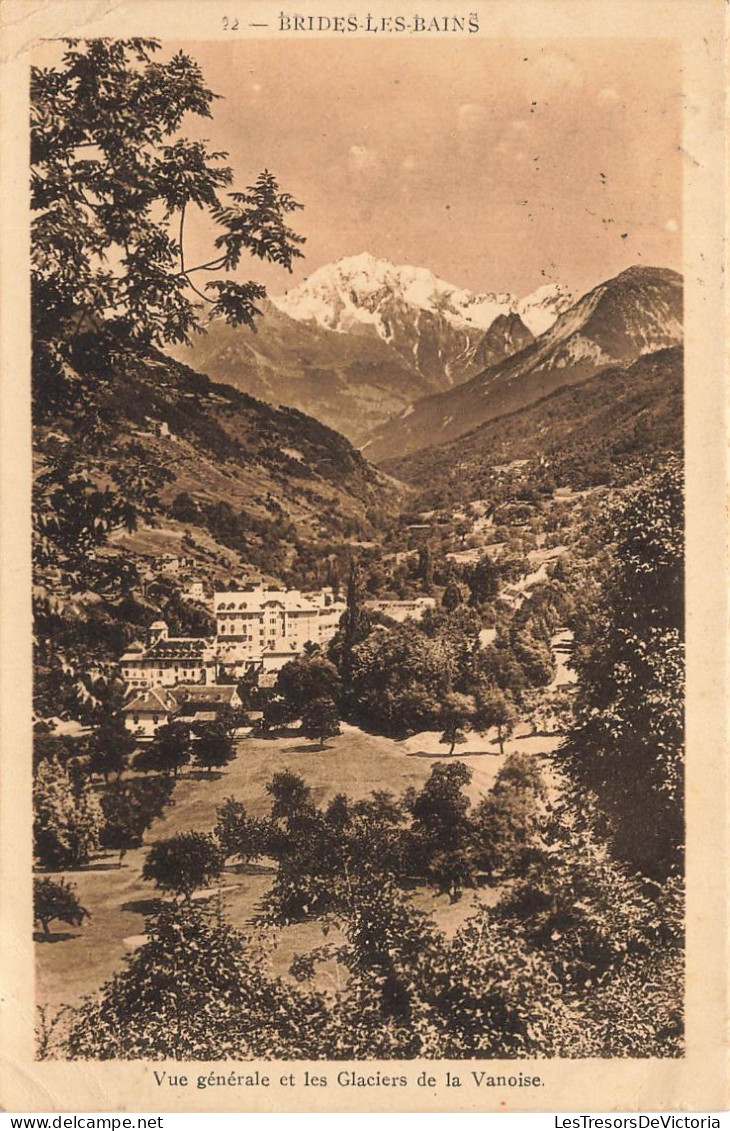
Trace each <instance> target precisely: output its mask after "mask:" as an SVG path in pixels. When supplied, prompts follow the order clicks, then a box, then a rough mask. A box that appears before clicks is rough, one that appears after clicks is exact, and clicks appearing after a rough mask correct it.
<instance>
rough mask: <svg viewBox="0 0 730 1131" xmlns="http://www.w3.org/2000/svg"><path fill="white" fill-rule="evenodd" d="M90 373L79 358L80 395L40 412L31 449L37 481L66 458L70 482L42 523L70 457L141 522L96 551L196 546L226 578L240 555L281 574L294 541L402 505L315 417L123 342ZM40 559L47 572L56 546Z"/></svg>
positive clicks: (316, 537)
mask: <svg viewBox="0 0 730 1131" xmlns="http://www.w3.org/2000/svg"><path fill="white" fill-rule="evenodd" d="M97 370H98V362H97V361H94V360H93V359H92V360H91V361H89V359H88V358H87V359H86V364H85V368H84V369H82V368H79V372H78V373H77V374H76V375H75V377H76V378H78V379H79V380H80V383H79V389H80V390H81V389H83V394H82V396H79V397H78V398H77V399H76V401H75V403H74V399H73V398H72V399H70V400H69V401H67V402H66V404H62V405H61V406H59V407H58V408H57V409H53V410H49V409H48V407H46V408H45V410H44V411H39V413H38V417H37V420H36V424H35V429H34V451H35V458H36V472H37V476H38V477H39V482H42V480H43V476H44V474H47V473H48V470H49V468H53V467H60V468H62V469H63V479H62V480H61V482H62V483H65V484H68V485H71V486H70V487H64V488H63V493H62V494H61V495H59V494H58V493H57V492H56V493H54V491H53V490H52V491H51V493H50V495H49V497H48V498H47V499H45V501H43V503H42V504H41V505H39V507H38V511H39V513H42V514H43V515H44V517H45V519H46V520H47V519H48V511H49V501H50V502H51V503H52V504H54V503H55V502H56V501H57V502H58V505H59V506H60V507H61V508H64V507H67V506H68V505H69V499H70V498H71V495H70V494H69V491H70V490H71V487H72V486H73V484H74V483H75V482H76V472H75V471H74V466H77V467H79V468H82V469H83V474H84V475H85V476H86V477H87V479H88V481H89V484H88V486H86V487H84V488H83V489H82V499H81V502H83V497H87V498H88V496H89V492H90V491H91V490H92V487H93V488H94V489H96V490H101V491H109V492H111V494H110V495H109V497H108V498H107V499H105V500H101V503H102V504H103V506H104V508H105V509H106V510H109V509H110V508H111V507H112V506H114V505H115V504H114V503H113V500H114V499H118V500H120V501H122V502H123V503H124V505H125V506H126V505H131V506H132V507H133V508H134V509H135V511H136V514H137V523H136V526H137V528H136V530H134V531H129V530H124V529H123V528H121V527H120V529H118V530H117V531H116V532H114V533H113V534H112V536H111V538H110V539H109V543H108V546H106V547H104V550H103V555H106V556H108V555H109V554H111V555H112V556H113V555H114V554H117V553H118V554H122V555H125V556H126V557H127V559H129V560H132V561H134V560H136V559H141V558H144V557H145V555H146V556H147V557H148V558H150V559H155V558H157V557H159V555H160V554H161V553H165V552H167V553H180V552H182V553H184V554H186V555H188V556H191V557H193V558H195V557H196V556H198V554H199V552H200V554H199V556H200V557H201V560H202V559H203V558H204V559H205V560H206V561H207V562H209V563H210V562H212V561H213V560H215V559H217V560H218V563H219V566H220V568H221V570H222V571H223V572H224V573H225V572H227V573H228V575H229V576H230V574H231V573H233V574H234V575H235V573H236V572H237V570H238V569H239V564H240V563H241V562H247V563H249V564H250V565H251V566H252V567H253V568H258V569H259V570H261V571H264V572H266V573H267V574H269V575H271V574H277V572H278V573H281V572H282V571H285V570H286V569H287V568H289V567H290V566H291V565H292V563H293V562H294V561H295V559H296V557H297V554H298V553H299V552H300V551H301V548H302V547H306V546H316V545H318V544H325V543H333V542H341V541H347V540H348V539H351V538H357V537H363V536H366V535H368V534H370V533H372V530H373V524H372V521H371V518H372V515H373V514H375V513H376V512H378V511H379V510H384V511H386V512H387V511H389V510H391V509H393V508H395V507H397V505H398V500H399V498H400V492H399V489H398V487H397V486H396V485H395V484H394V483H393V482H392V481H391V480H390V479H389V478H388V477H387V476H386V475H384V474H382V473H381V472H379V471H377V470H376V469H375V468H373V467H371V466H370V465H369V464H368V463H367V462H366V460H365V459H363V457H362V456H361V455H360V453H359V452H358V451H357V450H356V449H355V448H353V447H352V445H351V444H350V443H349V442H348V441H347V440H346V439H345V438H344V437H343V436H341V435H339V434H338V433H336V432H334V431H332V430H331V429H329V428H327V427H326V426H325V425H323V424H321V423H320V422H319V421H318V420H315V419H313V418H312V417H309V416H305V415H304V414H302V413H300V412H297V411H296V410H293V409H275V408H272V407H271V406H270V405H267V404H264V403H262V402H260V401H257V400H255V399H254V398H252V397H249V396H247V395H245V394H243V393H240V392H238V391H237V390H235V389H233V388H231V387H230V386H229V385H216V384H213V383H212V382H211V381H209V380H208V378H207V377H204V376H202V375H201V374H198V373H196V372H194V371H193V370H191V369H190V368H188V367H187V366H184V365H182V364H180V363H179V362H176V361H173V360H171V359H170V358H168V357H165V356H164V355H162V354H160V353H157V352H155V351H152V352H147V353H146V352H143V351H141V350H138V351H133V350H132V349H131V348H130V349H127V350H125V351H123V352H119V351H117V352H115V354H114V355H113V358H111V360H110V361H109V362H108V363H107V364H106V366H105V368H104V374H103V377H101V378H94V379H93V380H92V378H91V374H96V373H97ZM54 490H55V489H54ZM51 518H52V516H51ZM181 547H182V549H181ZM186 547H187V548H186ZM231 551H232V552H231ZM47 564H48V565H49V566H50V571H51V575H52V574H53V572H54V566H55V564H56V563H54V561H53V560H52V555H51V559H50V561H49V562H48V563H47ZM46 572H48V571H46Z"/></svg>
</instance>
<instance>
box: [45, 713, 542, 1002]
mask: <svg viewBox="0 0 730 1131" xmlns="http://www.w3.org/2000/svg"><path fill="white" fill-rule="evenodd" d="M555 744H556V739H555V738H545V737H541V736H536V737H529V738H528V737H524V736H520V733H519V730H518V732H517V735H516V736H515V737H514V738H513V739H511V740H509V741H508V742H507V743H506V744H505V750H506V753H511V752H512V751H521V752H523V753H532V754H535V755H538V754H542V753H547V752H548V751H549V750H550V749H552V748H553V747H554V746H555ZM237 749H238V757H237V758H236V760H235V761H234V762H233V763H231V765H230V766H229V767H228V768H227V769H226V770H225V771H224V772H223V773H215V774H212V775H210V776H209V775H208V774H205V773H202V772H200V771H195V770H193V771H190V772H188V773H184V774H181V775H180V779H179V780H178V783H177V785H176V787H175V793H174V805H173V806H171V807H170V808H169V809H168V810H167V811H166V812H165V814H164V816H163V817H162V818H161V819H159V820H157V821H156V822H155V823H154V824H153V825H152V827H151V828H150V830H149V832H148V834H147V837H146V845H147V846H148V845H149V844H151V843H153V842H154V841H158V840H162V839H164V838H166V837H170V836H174V835H175V834H176V833H180V832H186V831H189V830H191V829H194V830H200V831H207V830H209V829H211V828H212V827H213V825H214V824H215V812H216V808H217V807H218V806H219V805H221V804H222V803H223V801H224V800H225V799H226V798H227V797H231V796H234V797H236V798H237V800H239V801H242V802H243V803H244V804H245V805H246V807H247V809H248V810H249V812H250V813H252V814H254V815H257V816H263V815H265V814H266V813H267V812H268V809H269V805H268V797H267V795H266V792H265V786H266V783H267V782H268V781H269V780H270V778H271V776H272V775H273V774H274V773H276V772H277V771H279V770H284V769H287V770H291V771H293V772H294V773H297V774H300V775H301V776H302V777H303V778H304V779H305V781H306V782H307V783H308V784H309V785H310V786H311V787H312V792H313V796H314V799H315V801H316V802H317V803H318V804H322V803H323V802H326V801H327V800H329V799H330V798H331V797H333V796H334V795H335V794H336V793H347V794H349V795H350V796H351V797H354V798H359V797H365V796H367V795H368V794H369V793H370V792H371V791H372V790H375V789H387V790H390V791H391V792H393V793H395V794H400V793H402V792H403V790H405V789H406V788H407V787H408V786H411V785H412V786H415V787H417V788H418V787H420V786H421V785H422V784H423V783H424V782H425V781H426V779H427V778H428V776H429V773H430V771H431V766H432V765H433V763H434V762H435V761H438V760H439V759H440V758H444V757H445V747H444V746H443V744H439V742H438V735H437V734H420V735H414V736H413V737H411V738H409V739H406V740H404V741H401V742H396V741H394V740H392V739H389V738H383V737H380V736H375V735H369V734H365V733H363V732H362V731H360V730H358V729H357V728H355V727H351V726H347V725H344V724H343V733H342V735H340V736H339V737H338V738H335V739H331V740H330V741H329V743H328V745H327V746H326V747H325V749H324V750H319V749H317V747H316V746H314V745H312V744H309V743H307V742H306V741H305V740H303V739H302V738H300V737H299V736H296V735H295V736H290V737H282V738H275V739H266V740H264V739H252V738H246V739H242V740H241V741H239V742H238V743H237ZM505 757H506V754H505ZM454 758H455V759H458V760H460V761H463V762H465V763H466V764H467V765H468V766H470V767H471V769H472V770H473V771H474V780H473V782H472V785H471V788H470V791H469V792H470V794H471V796H472V799H473V800H476V799H477V798H478V797H479V796H480V795H481V794H483V793H485V792H487V791H488V790H489V789H490V788H491V786H492V784H493V783H494V779H495V777H496V775H497V773H498V772H499V769H500V768H501V766H502V765H503V764H504V757H503V756H501V755H500V754H499V748H498V746H497V744H496V742H494V741H493V736H491V735H487V736H486V737H480V736H477V735H474V736H470V737H469V739H468V741H467V743H465V744H464V746H461V747H459V748H457V750H456V752H455V754H454ZM146 852H147V847H142V848H140V849H137V850H135V851H132V852H129V853H128V854H127V855H126V857H125V859H124V864H123V867H121V868H118V867H117V856H116V854H114V853H108V854H106V855H104V856H100V857H99V858H97V859H96V860H95V861H94V862H93V863H92V864H90V865H88V866H86V867H85V868H82V869H81V870H79V871H77V872H73V873H70V872H66V873H64V875H65V876H66V877H67V878H71V879H72V881H73V882H74V883H75V884H76V886H77V888H78V893H79V897H80V899H81V902H82V904H83V905H84V906H85V907H86V908H87V909H88V910H89V911H90V912H91V920H87V921H86V923H85V925H84V926H83V928H81V929H75V928H71V929H66V927H65V925H63V924H55V930H54V933H53V936H52V939H53V941H52V942H39V943H38V944H37V946H36V953H37V997H38V1001H39V1002H41V1003H48V1004H52V1005H59V1004H61V1003H63V1002H68V1003H75V1002H77V1001H78V999H79V998H80V997H81V996H83V995H84V994H87V993H92V992H94V991H95V990H97V989H98V988H99V987H100V986H101V984H102V983H103V982H104V981H106V980H107V979H108V978H110V977H111V975H112V974H113V973H114V972H115V971H117V970H119V969H121V968H122V966H123V958H124V955H125V954H129V953H131V952H132V951H133V950H134V949H135V947H136V946H138V945H139V943H140V942H141V941H142V940H141V937H140V936H142V933H143V931H144V913H145V911H146V910H149V909H150V906H151V905H150V901H151V900H154V898H155V896H156V892H155V889H154V888H153V886H152V885H151V884H149V883H145V882H143V880H142V879H141V869H142V865H143V863H144V858H145V855H146ZM272 875H273V871H272V869H270V868H267V867H266V866H264V865H260V866H258V865H249V866H245V867H242V866H235V865H234V866H231V867H229V868H228V869H226V872H225V873H224V876H223V879H222V884H221V890H222V898H223V901H224V903H225V906H226V910H227V913H228V915H229V917H230V919H231V921H232V922H233V923H234V924H236V925H237V926H239V927H240V928H242V929H243V930H244V931H245V930H246V929H247V925H250V923H251V920H252V918H253V917H254V916H255V915H256V912H257V910H258V907H259V905H260V902H261V899H262V897H263V896H264V894H265V893H266V891H267V889H268V887H269V885H270V883H271V879H272ZM495 894H496V893H493V892H489V891H483V892H481V893H480V895H479V898H480V899H482V900H487V901H490V902H492V901H493V899H494V898H495ZM414 903H415V905H416V906H418V907H420V908H421V909H422V910H425V911H428V912H429V913H430V914H432V915H433V916H434V917H435V918H436V920H437V922H438V923H439V925H440V926H441V927H442V929H444V930H446V931H448V932H451V931H453V930H455V929H456V927H458V926H459V924H460V923H461V922H463V920H464V919H465V918H466V917H468V915H469V914H470V913H471V911H472V910H473V908H472V896H471V895H470V894H469V893H466V894H465V895H464V897H463V899H462V900H461V901H460V902H459V903H457V904H454V905H450V904H449V902H448V899H447V897H445V896H437V895H435V894H434V893H433V892H431V891H428V890H426V889H423V890H419V891H418V892H417V893H416V894H415V895H414ZM270 935H271V937H270V938H267V948H268V946H271V962H272V966H273V969H274V970H275V971H276V972H277V973H279V974H285V973H286V972H287V970H288V968H289V965H290V963H291V960H292V957H293V956H294V954H296V953H304V952H306V951H308V950H310V949H311V948H312V947H314V946H317V945H319V944H320V943H322V942H323V941H324V939H323V936H322V932H321V928H320V926H319V925H318V924H317V923H303V924H296V925H293V926H291V927H287V928H285V929H283V930H281V931H277V932H270ZM328 939H329V941H330V942H332V941H336V940H335V939H334V937H333V934H332V933H330V935H329V936H328ZM336 974H337V971H336V969H335V968H334V967H333V968H331V969H329V968H326V969H325V970H323V972H322V977H323V986H324V985H326V984H327V982H328V979H329V978H332V979H334V978H336Z"/></svg>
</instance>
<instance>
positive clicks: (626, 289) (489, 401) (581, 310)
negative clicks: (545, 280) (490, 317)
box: [362, 267, 682, 463]
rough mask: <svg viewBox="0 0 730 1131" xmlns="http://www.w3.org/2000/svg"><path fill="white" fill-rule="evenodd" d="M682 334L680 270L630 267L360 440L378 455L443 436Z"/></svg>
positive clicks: (467, 428) (627, 361)
mask: <svg viewBox="0 0 730 1131" xmlns="http://www.w3.org/2000/svg"><path fill="white" fill-rule="evenodd" d="M681 340H682V277H681V275H679V274H678V273H677V272H674V271H671V270H670V269H668V268H654V267H631V268H628V269H627V270H626V271H623V272H621V273H620V274H619V275H617V276H615V277H614V278H612V279H608V280H605V281H604V282H603V283H600V284H599V285H598V286H597V287H594V288H593V290H591V291H589V292H588V293H587V294H585V295H583V296H582V298H580V299H579V300H578V301H577V302H576V303H575V304H574V305H573V306H572V307H570V309H569V310H567V311H565V312H563V313H562V314H560V315H559V316H558V318H557V320H556V321H555V323H554V324H553V325H552V326H551V327H550V328H549V329H548V330H546V331H545V333H543V334H541V335H540V336H539V337H538V338H537V339H535V340H534V341H533V342H532V343H531V344H528V345H527V346H526V347H525V348H524V349H522V350H520V351H519V352H517V353H514V354H512V355H511V356H510V357H508V358H507V359H505V360H503V361H498V362H497V363H496V364H494V365H491V366H490V367H488V368H487V369H485V370H484V371H483V372H481V373H479V374H477V375H476V376H475V377H473V378H471V379H470V380H468V381H466V382H464V383H462V384H461V385H460V386H458V387H457V388H454V389H450V390H447V391H445V392H443V393H439V394H434V395H431V396H429V397H427V398H424V399H422V400H421V401H419V402H416V403H415V404H414V405H413V406H409V408H408V409H406V410H405V412H404V413H402V414H401V416H400V417H398V418H397V419H394V420H391V421H390V422H389V423H388V424H386V425H385V426H384V427H383V429H381V430H380V432H379V433H377V434H376V435H375V436H374V437H373V439H372V441H371V442H369V443H367V444H365V445H364V447H363V449H362V450H363V451H364V452H365V453H366V454H367V456H368V458H369V459H370V460H372V461H373V462H375V463H379V462H382V461H384V460H387V459H390V458H394V457H397V456H405V455H408V454H409V453H411V452H413V451H417V450H418V449H419V448H422V447H425V446H429V445H430V444H432V443H433V442H434V438H435V437H438V438H439V439H438V442H439V443H442V442H448V441H450V440H453V439H455V438H456V437H457V436H459V435H463V434H465V433H466V432H469V431H471V430H472V429H473V428H474V427H476V426H478V425H479V424H482V423H484V422H486V421H488V420H490V419H494V418H496V417H498V416H501V415H504V414H505V413H507V412H510V411H512V410H516V409H519V408H520V407H526V406H527V405H529V404H530V403H532V402H534V401H536V400H538V399H540V398H541V397H543V396H545V395H547V394H548V393H550V392H552V391H554V390H555V389H557V388H559V387H561V386H562V385H570V384H576V383H580V382H581V381H584V380H586V379H588V378H589V377H592V376H594V375H595V374H596V373H598V372H599V370H601V369H606V368H609V367H611V366H615V365H617V364H618V365H626V364H630V363H631V362H632V361H634V360H636V358H638V357H639V356H641V355H642V354H646V353H651V352H654V351H655V350H658V349H663V348H667V347H670V346H673V345H677V344H678V343H679V342H681Z"/></svg>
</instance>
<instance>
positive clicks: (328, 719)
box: [302, 696, 341, 750]
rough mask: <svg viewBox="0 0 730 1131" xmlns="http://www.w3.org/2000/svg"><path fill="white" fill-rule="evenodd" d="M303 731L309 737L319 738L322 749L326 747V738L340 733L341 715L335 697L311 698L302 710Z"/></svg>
mask: <svg viewBox="0 0 730 1131" xmlns="http://www.w3.org/2000/svg"><path fill="white" fill-rule="evenodd" d="M302 733H303V734H304V735H305V736H306V737H307V738H316V739H318V740H319V748H320V750H323V749H324V742H325V739H326V738H334V737H335V736H336V735H338V734H340V733H341V731H340V715H339V711H338V710H337V704H336V703H335V701H334V699H330V698H328V697H327V696H320V697H319V698H318V699H310V701H309V702H308V703H307V704H305V707H304V710H303V711H302Z"/></svg>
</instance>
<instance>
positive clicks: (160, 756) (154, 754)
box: [150, 723, 192, 777]
mask: <svg viewBox="0 0 730 1131" xmlns="http://www.w3.org/2000/svg"><path fill="white" fill-rule="evenodd" d="M191 749H192V740H191V737H190V727H189V726H188V725H187V724H186V723H166V724H165V725H164V726H161V727H159V728H158V730H157V733H156V734H155V737H154V741H153V742H152V747H151V749H150V758H151V759H152V761H153V764H154V765H155V766H156V767H157V768H159V769H160V770H162V771H163V773H166V774H169V773H171V772H172V773H173V774H174V775H175V777H177V775H178V772H179V771H180V770H181V769H182V767H183V766H186V765H187V764H188V762H189V761H190V754H191Z"/></svg>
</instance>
